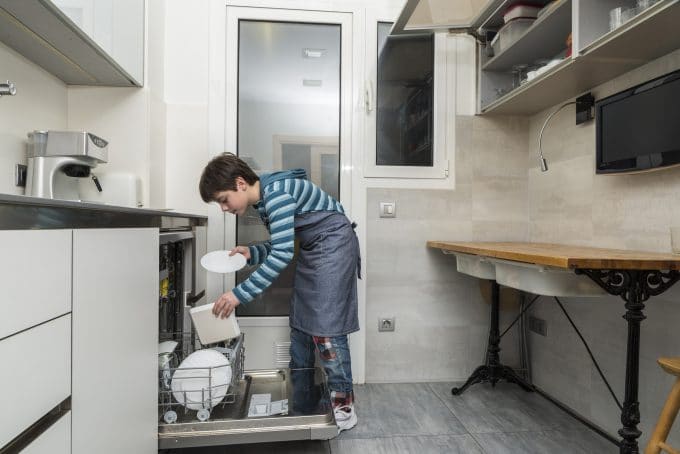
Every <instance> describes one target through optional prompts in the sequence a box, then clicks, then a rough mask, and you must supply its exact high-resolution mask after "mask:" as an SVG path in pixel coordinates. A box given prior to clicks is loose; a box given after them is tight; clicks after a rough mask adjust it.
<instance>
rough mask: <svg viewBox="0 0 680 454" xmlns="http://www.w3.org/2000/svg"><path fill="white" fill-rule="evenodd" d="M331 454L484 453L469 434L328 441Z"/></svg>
mask: <svg viewBox="0 0 680 454" xmlns="http://www.w3.org/2000/svg"><path fill="white" fill-rule="evenodd" d="M330 444H331V453H332V454H349V453H351V454H364V453H365V454H408V453H419V454H485V453H484V451H482V450H481V449H480V448H479V445H478V444H477V442H476V441H475V440H474V439H473V438H472V436H471V435H440V436H424V435H420V436H409V437H386V438H354V439H349V438H348V439H335V440H331V443H330Z"/></svg>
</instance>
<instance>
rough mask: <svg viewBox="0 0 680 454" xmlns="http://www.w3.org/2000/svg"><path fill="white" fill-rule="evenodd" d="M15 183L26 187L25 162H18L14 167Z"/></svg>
mask: <svg viewBox="0 0 680 454" xmlns="http://www.w3.org/2000/svg"><path fill="white" fill-rule="evenodd" d="M14 185H15V186H20V187H22V188H25V187H26V166H25V165H23V164H17V165H16V166H15V167H14Z"/></svg>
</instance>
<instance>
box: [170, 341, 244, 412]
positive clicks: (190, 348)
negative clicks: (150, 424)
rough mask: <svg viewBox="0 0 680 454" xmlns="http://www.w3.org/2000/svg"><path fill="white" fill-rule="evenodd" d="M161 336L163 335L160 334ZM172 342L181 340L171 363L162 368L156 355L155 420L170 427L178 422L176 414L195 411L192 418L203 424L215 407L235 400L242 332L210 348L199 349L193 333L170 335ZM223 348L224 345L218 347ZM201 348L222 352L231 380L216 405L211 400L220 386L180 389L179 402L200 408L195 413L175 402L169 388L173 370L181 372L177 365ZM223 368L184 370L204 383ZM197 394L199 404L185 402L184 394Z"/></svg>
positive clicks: (241, 360) (241, 361) (241, 362)
mask: <svg viewBox="0 0 680 454" xmlns="http://www.w3.org/2000/svg"><path fill="white" fill-rule="evenodd" d="M164 335H165V333H164ZM173 337H174V338H175V339H178V338H181V339H182V342H181V347H180V349H179V350H178V351H175V352H173V353H172V354H171V355H172V357H171V360H170V361H169V363H168V362H165V364H164V365H163V366H162V365H161V363H162V362H163V361H161V355H159V369H158V381H159V382H158V419H159V421H164V422H165V423H167V424H172V423H174V422H176V421H177V420H178V415H177V412H183V413H184V414H185V415H187V414H189V413H192V412H195V413H196V419H198V420H199V421H207V420H208V419H210V414H211V413H212V411H213V409H214V408H216V407H219V406H224V405H228V404H232V403H234V402H235V401H236V397H237V394H238V389H239V386H238V384H239V382H240V381H241V380H242V379H243V377H244V368H243V366H244V363H245V348H244V333H241V334H240V335H239V336H238V337H236V338H234V339H231V340H230V341H229V342H226V343H219V344H215V345H210V346H203V345H201V343H200V342H199V340H198V339H197V337H196V335H195V333H184V334H181V333H179V334H177V335H175V336H173ZM222 345H225V346H222ZM203 348H212V349H215V350H217V351H219V352H220V353H222V354H223V355H224V356H225V357H226V358H227V360H228V365H229V367H231V381H230V382H229V384H228V387H227V392H226V394H225V395H224V398H222V399H221V400H220V401H219V402H217V403H215V402H214V401H215V400H216V399H217V397H215V398H213V394H215V393H217V392H219V391H220V390H221V389H223V388H224V385H216V386H207V387H204V388H200V389H188V390H183V391H182V392H183V394H184V398H183V401H184V402H187V401H189V402H190V403H192V404H198V405H200V406H201V407H202V408H200V409H198V410H191V409H189V408H187V407H186V406H185V405H184V404H182V403H180V402H178V401H177V399H176V398H175V395H174V393H173V391H172V388H171V383H172V379H173V377H174V375H175V372H177V370H179V369H181V368H180V367H178V365H179V364H180V363H181V362H182V361H183V360H184V359H185V358H186V357H187V356H189V355H190V354H191V353H193V352H194V351H197V350H201V349H203ZM222 367H226V366H218V367H206V368H187V369H191V370H194V371H196V373H197V375H198V376H199V377H203V378H207V379H208V383H210V382H211V381H212V376H213V374H214V373H215V371H216V370H218V369H220V368H222ZM188 393H192V395H193V394H196V393H200V396H202V398H201V399H200V401H196V400H194V399H187V394H188Z"/></svg>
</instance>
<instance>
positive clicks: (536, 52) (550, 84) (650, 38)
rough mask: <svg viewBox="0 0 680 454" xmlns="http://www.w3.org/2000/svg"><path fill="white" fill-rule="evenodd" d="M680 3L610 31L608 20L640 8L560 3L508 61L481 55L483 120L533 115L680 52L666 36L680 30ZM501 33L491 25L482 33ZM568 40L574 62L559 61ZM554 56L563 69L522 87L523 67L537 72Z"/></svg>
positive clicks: (664, 0) (673, 0)
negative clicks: (614, 12) (613, 13)
mask: <svg viewBox="0 0 680 454" xmlns="http://www.w3.org/2000/svg"><path fill="white" fill-rule="evenodd" d="M506 3H509V2H506ZM678 3H679V2H678V1H677V0H661V1H659V2H657V3H655V4H653V5H652V6H650V7H648V8H646V9H645V10H644V11H640V12H638V13H637V14H636V15H635V16H633V17H632V18H630V19H629V20H628V21H626V22H625V23H623V24H621V25H620V26H618V27H616V28H614V29H613V30H610V25H609V17H610V14H609V12H610V11H611V10H612V9H614V8H616V7H619V6H621V7H623V8H634V7H635V2H631V1H587V0H558V1H557V2H554V6H552V7H551V9H550V10H549V11H548V12H546V13H545V14H544V15H542V16H541V17H540V18H539V19H537V20H536V21H535V22H534V24H533V25H532V26H531V27H530V28H529V29H528V30H527V31H526V32H525V33H524V34H523V35H522V36H520V37H519V38H518V39H517V40H516V41H515V42H514V43H513V44H512V45H511V46H510V47H509V48H507V50H505V51H503V52H502V53H501V54H499V55H495V56H493V57H487V54H486V46H481V47H480V59H479V60H480V65H479V107H478V109H479V112H480V113H486V114H534V113H537V112H539V111H541V110H543V109H545V108H548V107H550V106H553V105H555V104H558V103H560V102H562V101H565V100H568V99H571V98H573V97H575V96H578V95H580V94H582V93H584V92H587V91H588V90H590V89H592V88H593V87H595V86H597V85H600V84H602V83H604V82H606V81H608V80H611V79H613V78H615V77H617V76H619V75H621V74H624V73H626V72H628V71H630V70H632V69H633V68H636V67H638V66H641V65H643V64H645V63H647V62H649V61H651V60H654V59H656V58H658V57H661V56H663V55H665V54H667V53H669V52H671V51H673V50H675V49H678V48H680V35H679V34H677V33H676V34H673V33H668V32H667V31H668V30H673V29H674V27H675V26H676V25H674V24H678V23H680V5H679V4H678ZM496 26H498V23H494V22H493V21H492V20H489V21H487V23H486V24H485V25H484V26H483V28H484V29H493V28H494V27H496ZM569 33H571V36H572V55H571V56H566V55H564V54H562V55H560V52H562V53H564V51H565V50H566V49H567V45H566V38H567V36H568V35H569ZM556 51H557V52H556ZM551 54H552V58H554V59H561V61H560V62H559V63H557V64H556V65H555V66H552V67H551V68H550V69H547V70H546V71H545V72H543V73H542V74H540V75H538V76H536V77H535V78H533V79H531V80H528V81H526V80H524V81H521V82H519V83H518V77H517V74H518V69H519V68H521V67H522V65H529V68H531V67H532V65H533V67H538V66H540V63H541V60H542V59H544V60H547V59H549V58H550V57H551Z"/></svg>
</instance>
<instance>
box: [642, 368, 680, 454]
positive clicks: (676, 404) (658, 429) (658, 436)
mask: <svg viewBox="0 0 680 454" xmlns="http://www.w3.org/2000/svg"><path fill="white" fill-rule="evenodd" d="M657 362H658V363H659V365H660V366H661V368H662V369H663V370H665V371H666V372H668V373H669V374H671V375H675V376H676V377H677V378H676V380H675V384H674V385H673V388H671V392H670V394H668V398H667V399H666V403H665V404H664V406H663V410H661V414H660V415H659V420H658V421H657V423H656V426H655V427H654V432H652V437H651V438H650V439H649V443H647V448H646V449H645V454H659V453H660V452H661V450H664V451H666V452H669V453H670V454H680V451H678V450H677V449H674V448H673V447H671V446H669V445H667V444H666V437H667V436H668V432H670V430H671V426H672V425H673V421H674V420H675V417H676V416H677V414H678V409H680V358H659V359H658V361H657Z"/></svg>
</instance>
